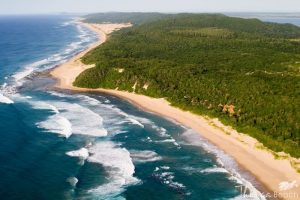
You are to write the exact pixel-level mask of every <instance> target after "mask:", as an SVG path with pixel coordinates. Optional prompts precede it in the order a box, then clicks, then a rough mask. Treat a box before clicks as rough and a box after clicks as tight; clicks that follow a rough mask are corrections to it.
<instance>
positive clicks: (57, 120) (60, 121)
mask: <svg viewBox="0 0 300 200" xmlns="http://www.w3.org/2000/svg"><path fill="white" fill-rule="evenodd" d="M37 126H38V127H39V128H42V129H46V130H48V131H51V132H53V133H57V134H60V135H63V136H64V137H66V138H68V137H70V136H71V135H72V124H71V123H70V121H69V120H68V119H66V118H64V117H62V116H60V115H59V114H55V115H52V116H50V117H48V119H47V120H45V121H42V122H38V123H37Z"/></svg>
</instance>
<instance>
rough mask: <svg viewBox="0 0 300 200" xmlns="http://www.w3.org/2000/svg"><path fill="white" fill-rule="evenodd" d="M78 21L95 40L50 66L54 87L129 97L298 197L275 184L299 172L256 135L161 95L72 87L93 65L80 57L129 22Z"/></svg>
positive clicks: (296, 178)
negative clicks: (174, 104) (181, 106)
mask: <svg viewBox="0 0 300 200" xmlns="http://www.w3.org/2000/svg"><path fill="white" fill-rule="evenodd" d="M82 24H83V25H84V26H86V27H87V28H90V29H91V30H93V31H95V32H97V33H98V34H99V40H98V41H97V42H95V43H94V44H93V45H92V46H91V47H90V48H88V49H87V50H85V51H83V52H81V53H79V54H78V55H76V56H75V57H73V58H72V59H70V60H69V61H68V62H66V63H64V64H62V65H60V66H58V67H56V68H54V69H53V70H52V71H51V72H50V74H51V75H52V76H53V77H54V78H56V79H57V80H58V82H57V84H56V85H55V87H57V88H59V89H66V90H72V91H79V92H101V93H106V94H109V95H114V96H117V97H120V98H122V99H125V100H128V101H130V102H132V103H133V104H135V105H137V106H139V107H141V108H142V109H144V110H147V111H150V112H153V113H155V114H157V115H160V116H163V117H166V118H169V119H172V120H175V121H177V122H178V123H180V124H183V125H185V126H187V127H189V128H191V129H193V130H195V131H196V132H198V133H200V134H201V135H202V136H203V137H204V138H206V139H208V140H209V141H210V142H211V143H213V144H214V145H216V146H217V147H218V148H220V149H222V150H223V151H224V152H225V153H227V154H228V155H230V156H232V157H233V158H234V159H235V161H236V162H237V163H239V164H240V165H241V166H242V167H243V168H244V169H246V170H248V171H249V172H251V174H253V175H254V176H255V177H256V178H257V180H259V181H260V182H261V183H262V184H263V185H265V186H266V187H267V188H268V189H270V190H271V191H274V192H277V193H281V194H287V193H296V194H298V195H299V196H298V197H297V198H285V197H283V198H282V199H298V198H300V187H295V188H292V189H289V190H282V191H280V188H279V184H280V183H281V184H282V183H283V182H285V183H287V182H289V183H291V182H293V181H296V182H297V183H298V184H300V174H299V173H297V172H296V170H295V169H294V168H293V167H292V166H291V164H290V161H289V160H288V159H275V158H274V155H273V154H272V153H271V152H269V151H266V150H264V149H261V148H258V144H259V143H258V142H257V140H256V139H254V138H252V137H250V136H248V135H245V134H241V133H238V132H237V131H235V130H233V129H231V128H230V127H227V126H224V125H222V124H221V123H220V122H219V121H218V120H216V119H206V118H204V117H202V116H200V115H196V114H193V113H190V112H187V111H182V110H180V109H178V108H175V107H172V106H171V105H170V104H169V102H167V101H166V100H165V99H155V98H151V97H147V96H143V95H138V94H135V93H129V92H124V91H118V90H108V89H85V88H78V87H74V86H73V85H72V83H73V81H74V80H75V78H76V77H77V76H78V75H79V74H80V73H81V72H82V71H84V70H86V69H88V68H91V67H94V65H84V64H83V63H81V61H80V58H81V57H82V56H83V55H84V54H86V53H87V52H89V51H90V50H92V49H93V48H95V47H97V46H99V45H101V44H102V43H104V42H105V41H106V40H107V38H108V35H109V34H110V33H111V32H113V31H114V30H118V29H121V28H124V27H128V26H131V25H130V24H85V23H82ZM281 189H282V188H281Z"/></svg>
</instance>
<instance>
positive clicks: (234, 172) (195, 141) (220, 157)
mask: <svg viewBox="0 0 300 200" xmlns="http://www.w3.org/2000/svg"><path fill="white" fill-rule="evenodd" d="M182 137H183V139H184V140H186V141H187V142H183V143H184V144H185V145H194V146H200V147H202V148H203V149H204V150H206V151H207V152H210V153H213V154H214V155H216V157H217V162H218V164H219V165H220V166H221V167H213V168H208V169H203V170H201V171H200V172H202V173H225V170H226V173H229V174H230V175H231V177H230V179H231V180H234V181H236V183H238V184H240V185H242V186H243V187H245V188H246V189H247V191H249V196H251V197H254V199H257V200H264V199H266V198H265V197H264V196H263V195H262V194H261V193H260V192H259V191H258V190H257V189H256V188H255V187H254V186H253V185H252V184H251V183H250V182H249V181H248V180H246V179H250V180H251V179H253V178H252V177H250V176H249V175H247V174H243V175H244V176H246V179H245V178H244V177H242V176H241V174H240V173H239V167H238V165H237V163H236V162H235V161H234V159H233V158H232V157H230V156H229V155H227V154H225V152H223V151H222V150H220V149H219V148H217V147H216V146H215V145H213V144H211V143H210V142H208V141H207V140H206V139H204V138H203V137H201V136H200V134H198V133H196V132H194V131H193V130H191V129H188V130H186V131H185V132H184V133H183V134H182Z"/></svg>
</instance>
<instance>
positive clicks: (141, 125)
mask: <svg viewBox="0 0 300 200" xmlns="http://www.w3.org/2000/svg"><path fill="white" fill-rule="evenodd" d="M128 121H129V122H131V124H135V125H138V126H140V127H142V128H144V125H143V124H141V123H140V122H139V121H137V120H135V119H132V118H128Z"/></svg>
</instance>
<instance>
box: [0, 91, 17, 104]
mask: <svg viewBox="0 0 300 200" xmlns="http://www.w3.org/2000/svg"><path fill="white" fill-rule="evenodd" d="M0 103H5V104H13V103H14V102H13V100H11V99H10V98H8V97H6V96H4V95H3V94H1V93H0Z"/></svg>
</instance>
